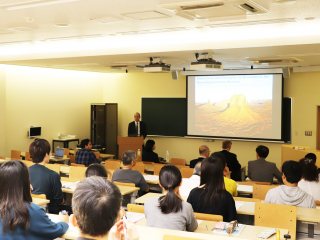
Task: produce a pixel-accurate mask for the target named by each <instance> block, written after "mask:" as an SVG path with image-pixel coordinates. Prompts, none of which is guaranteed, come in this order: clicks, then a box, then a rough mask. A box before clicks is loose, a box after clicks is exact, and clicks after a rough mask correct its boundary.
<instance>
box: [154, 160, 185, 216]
mask: <svg viewBox="0 0 320 240" xmlns="http://www.w3.org/2000/svg"><path fill="white" fill-rule="evenodd" d="M159 181H160V184H161V186H162V187H163V188H164V189H165V190H167V191H168V193H167V194H166V195H165V196H163V197H160V198H159V204H160V205H159V207H160V209H161V212H162V213H164V214H168V213H172V212H173V213H175V212H179V211H181V209H182V200H181V198H180V197H178V196H177V195H176V193H175V192H174V189H175V188H176V187H178V186H180V184H181V181H182V176H181V173H180V170H179V169H178V168H177V167H176V166H174V165H165V166H164V167H162V168H161V170H160V174H159Z"/></svg>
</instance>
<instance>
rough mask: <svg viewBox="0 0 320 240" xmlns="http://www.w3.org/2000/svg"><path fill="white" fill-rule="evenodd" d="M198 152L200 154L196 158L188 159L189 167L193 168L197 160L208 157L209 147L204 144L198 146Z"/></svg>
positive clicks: (200, 160)
mask: <svg viewBox="0 0 320 240" xmlns="http://www.w3.org/2000/svg"><path fill="white" fill-rule="evenodd" d="M199 154H200V156H199V157H198V158H196V159H193V160H191V161H190V168H194V167H195V166H196V165H197V163H198V162H202V160H203V159H205V158H207V157H209V155H210V149H209V148H208V146H206V145H201V146H200V147H199Z"/></svg>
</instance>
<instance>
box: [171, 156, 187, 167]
mask: <svg viewBox="0 0 320 240" xmlns="http://www.w3.org/2000/svg"><path fill="white" fill-rule="evenodd" d="M170 163H171V164H173V165H182V166H185V165H186V160H185V159H183V158H171V159H170Z"/></svg>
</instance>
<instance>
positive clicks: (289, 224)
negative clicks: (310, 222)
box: [254, 202, 297, 239]
mask: <svg viewBox="0 0 320 240" xmlns="http://www.w3.org/2000/svg"><path fill="white" fill-rule="evenodd" d="M296 211H297V208H296V207H295V206H289V205H281V204H269V203H262V202H257V203H256V204H255V211H254V225H257V226H264V227H276V228H285V229H288V230H289V234H290V235H291V239H296V228H297V227H296V226H297V223H296V222H297V212H296Z"/></svg>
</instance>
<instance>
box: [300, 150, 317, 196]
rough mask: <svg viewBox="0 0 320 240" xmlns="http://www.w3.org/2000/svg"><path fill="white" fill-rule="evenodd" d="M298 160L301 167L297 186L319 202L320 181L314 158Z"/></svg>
mask: <svg viewBox="0 0 320 240" xmlns="http://www.w3.org/2000/svg"><path fill="white" fill-rule="evenodd" d="M307 155H308V154H307ZM307 155H306V156H307ZM299 162H300V166H301V168H302V178H301V180H300V181H299V183H298V187H299V188H301V189H302V190H303V191H305V192H306V193H308V194H310V195H311V196H312V197H313V198H314V199H315V200H316V201H318V202H320V181H319V174H318V169H317V166H316V162H315V160H313V159H311V158H303V159H301V160H300V161H299Z"/></svg>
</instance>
